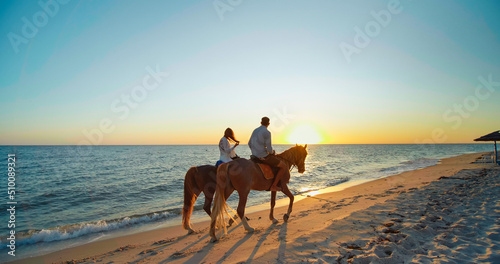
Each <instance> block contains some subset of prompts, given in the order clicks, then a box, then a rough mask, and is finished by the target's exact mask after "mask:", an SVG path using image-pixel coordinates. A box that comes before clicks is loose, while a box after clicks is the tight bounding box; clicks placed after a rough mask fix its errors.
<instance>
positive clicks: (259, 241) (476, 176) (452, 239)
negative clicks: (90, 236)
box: [12, 153, 500, 263]
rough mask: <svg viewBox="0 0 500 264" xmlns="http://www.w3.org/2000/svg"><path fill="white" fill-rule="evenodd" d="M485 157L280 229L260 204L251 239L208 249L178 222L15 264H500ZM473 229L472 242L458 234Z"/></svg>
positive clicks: (391, 184) (316, 202)
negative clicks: (351, 263)
mask: <svg viewBox="0 0 500 264" xmlns="http://www.w3.org/2000/svg"><path fill="white" fill-rule="evenodd" d="M482 155H483V154H482V153H474V154H465V155H461V156H458V157H453V158H446V159H443V160H442V161H441V162H440V164H438V165H435V166H431V167H427V168H424V169H419V170H415V171H408V172H404V173H401V174H398V175H393V176H389V177H386V178H382V179H378V180H373V181H368V182H365V183H362V184H359V185H355V186H351V187H348V188H346V189H343V190H337V191H336V190H334V188H332V189H330V191H334V192H327V193H320V194H317V195H314V196H310V197H305V198H303V199H301V200H300V201H297V200H298V199H297V200H296V202H295V204H294V210H293V213H292V215H291V217H290V220H289V221H288V222H287V223H284V222H283V220H281V216H282V215H283V213H284V212H285V210H286V207H280V208H277V209H276V210H275V216H277V218H278V219H279V220H280V222H279V223H278V224H276V225H273V224H272V223H271V222H270V221H269V220H268V214H269V210H268V208H269V205H261V206H259V208H258V209H266V206H267V209H266V210H261V211H257V212H253V213H250V214H248V217H249V218H250V221H249V224H250V225H251V226H252V227H254V228H255V229H256V231H255V232H254V233H253V234H247V233H245V232H244V228H243V227H242V226H241V224H237V225H233V226H232V227H231V228H229V230H228V234H227V235H225V236H223V238H222V239H220V241H219V242H217V243H209V236H208V222H207V221H200V222H198V223H195V224H194V225H193V226H194V228H195V229H196V230H199V231H198V233H197V234H193V235H186V233H187V232H186V231H185V230H183V229H182V227H181V226H180V223H179V225H178V226H173V227H168V228H161V229H157V230H151V231H146V232H142V233H138V234H132V235H128V236H123V237H117V238H112V239H107V240H102V241H96V242H92V243H88V244H85V245H81V246H77V247H74V248H68V249H64V250H61V251H58V252H54V253H50V254H47V255H44V256H38V257H33V258H26V259H20V260H18V261H14V262H12V263H54V262H56V263H58V262H64V263H66V262H68V261H69V263H94V262H97V261H99V262H102V263H110V262H114V263H126V262H132V263H140V262H144V263H146V262H148V263H166V262H174V263H184V262H196V263H199V262H207V263H221V262H227V263H236V262H248V261H252V262H257V263H276V262H282V263H290V262H292V263H293V262H301V261H306V262H307V261H311V262H318V263H331V262H336V261H340V262H345V263H347V260H350V259H355V258H358V259H360V260H361V259H365V260H371V261H381V262H384V261H388V260H389V259H392V260H393V261H397V260H400V261H408V260H414V261H419V260H420V261H424V260H429V259H434V258H440V259H442V260H446V259H448V260H453V259H455V260H456V259H457V258H458V259H459V260H460V259H462V260H466V259H471V261H473V260H474V259H476V258H477V259H481V260H497V258H500V256H499V254H500V253H499V247H500V246H499V243H500V242H499V240H500V233H499V232H500V227H499V226H498V223H495V219H498V218H500V215H499V212H500V211H499V209H500V208H498V205H497V201H498V198H499V197H498V196H499V195H500V194H499V192H498V188H499V187H498V186H499V173H500V168H499V166H494V165H493V164H475V163H472V162H474V161H475V160H477V159H478V158H479V157H481V156H482ZM464 186H466V187H467V189H466V190H465V189H464V188H465V187H464ZM302 197H303V196H302ZM287 202H288V200H287V199H284V200H283V201H282V202H281V203H280V204H281V205H284V204H287ZM474 208H475V209H474ZM238 223H239V222H238ZM471 225H472V226H474V234H476V235H473V234H472V233H470V232H472V231H467V230H465V229H464V227H465V226H471ZM218 235H219V236H221V235H222V234H221V232H219V234H218ZM465 240H467V241H468V242H467V243H465V242H463V243H462V242H461V241H465ZM416 245H419V246H416ZM19 250H22V248H19ZM493 262H494V261H493Z"/></svg>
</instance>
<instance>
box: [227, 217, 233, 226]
mask: <svg viewBox="0 0 500 264" xmlns="http://www.w3.org/2000/svg"><path fill="white" fill-rule="evenodd" d="M233 223H234V220H233V219H229V223H228V227H231V226H232V225H233Z"/></svg>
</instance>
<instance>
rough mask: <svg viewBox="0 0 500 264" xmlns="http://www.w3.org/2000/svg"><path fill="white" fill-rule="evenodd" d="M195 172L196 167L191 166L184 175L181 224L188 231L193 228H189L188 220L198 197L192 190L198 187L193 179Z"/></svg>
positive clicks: (196, 171) (196, 170)
mask: <svg viewBox="0 0 500 264" xmlns="http://www.w3.org/2000/svg"><path fill="white" fill-rule="evenodd" d="M197 173H198V169H197V168H196V167H191V168H189V170H188V171H187V172H186V176H185V177H184V207H183V208H182V226H183V227H184V229H186V230H189V231H190V232H191V231H192V230H193V229H192V228H191V223H190V221H189V220H190V218H191V214H192V213H193V207H194V203H195V202H196V198H198V195H197V194H196V193H195V191H194V189H195V188H197V187H198V185H197V184H196V179H195V175H196V174H197Z"/></svg>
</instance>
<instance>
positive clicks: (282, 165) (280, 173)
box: [271, 161, 288, 191]
mask: <svg viewBox="0 0 500 264" xmlns="http://www.w3.org/2000/svg"><path fill="white" fill-rule="evenodd" d="M278 167H279V168H280V170H279V171H278V174H277V175H276V178H274V182H273V184H272V185H271V191H281V186H279V187H278V182H279V181H280V180H281V179H282V178H283V176H284V175H285V173H287V172H288V168H287V166H286V164H285V163H284V162H283V161H280V163H279V164H278Z"/></svg>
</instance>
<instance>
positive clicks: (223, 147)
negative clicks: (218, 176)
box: [219, 137, 236, 163]
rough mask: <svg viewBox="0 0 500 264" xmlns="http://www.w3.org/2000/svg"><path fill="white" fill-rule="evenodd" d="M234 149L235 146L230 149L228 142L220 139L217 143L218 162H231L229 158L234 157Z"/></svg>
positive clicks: (224, 138)
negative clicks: (218, 151)
mask: <svg viewBox="0 0 500 264" xmlns="http://www.w3.org/2000/svg"><path fill="white" fill-rule="evenodd" d="M235 147H236V146H234V147H232V148H231V144H229V140H227V138H226V137H222V138H221V139H220V141H219V150H220V160H221V161H222V162H224V163H226V162H230V161H231V160H232V159H231V157H234V156H236V153H235V152H234V148H235Z"/></svg>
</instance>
